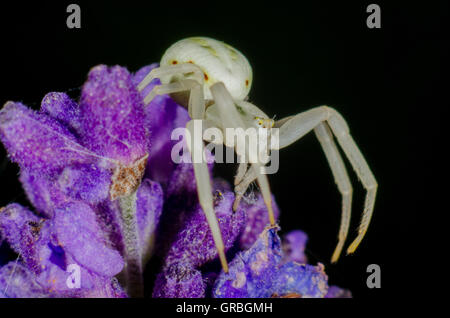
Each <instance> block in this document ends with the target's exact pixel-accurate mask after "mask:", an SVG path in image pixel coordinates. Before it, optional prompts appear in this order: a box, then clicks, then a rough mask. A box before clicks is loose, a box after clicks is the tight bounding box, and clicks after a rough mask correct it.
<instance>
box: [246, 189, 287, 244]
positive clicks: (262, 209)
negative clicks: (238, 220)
mask: <svg viewBox="0 0 450 318" xmlns="http://www.w3.org/2000/svg"><path fill="white" fill-rule="evenodd" d="M240 205H241V208H242V209H244V210H245V211H246V214H247V222H246V224H245V228H244V230H243V232H242V235H241V237H240V244H241V247H242V249H244V250H245V249H248V248H250V247H251V246H252V245H253V244H254V243H255V242H256V240H257V239H258V237H259V235H260V234H261V233H262V232H263V231H264V228H265V227H266V226H268V225H269V224H270V221H269V212H268V211H267V207H266V204H265V203H264V199H263V197H262V195H261V193H259V192H258V193H257V194H256V200H255V201H254V202H246V201H245V200H242V201H241V204H240ZM272 207H273V213H274V216H275V220H276V219H278V217H279V215H280V210H279V209H278V205H277V203H276V201H275V197H274V196H272Z"/></svg>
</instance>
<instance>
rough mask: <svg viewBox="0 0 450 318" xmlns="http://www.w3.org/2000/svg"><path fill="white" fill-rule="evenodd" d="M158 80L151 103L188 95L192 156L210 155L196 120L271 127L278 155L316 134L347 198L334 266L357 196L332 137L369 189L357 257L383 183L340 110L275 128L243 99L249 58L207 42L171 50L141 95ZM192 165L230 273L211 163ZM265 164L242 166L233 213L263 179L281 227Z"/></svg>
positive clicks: (320, 110) (316, 111)
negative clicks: (160, 97) (169, 96)
mask: <svg viewBox="0 0 450 318" xmlns="http://www.w3.org/2000/svg"><path fill="white" fill-rule="evenodd" d="M155 78H160V80H161V85H159V86H155V87H154V89H153V90H152V91H151V92H150V93H149V94H148V95H147V96H146V97H145V99H144V103H145V104H148V103H149V102H150V101H151V100H152V99H153V98H154V97H155V96H156V95H159V94H174V93H180V92H187V91H189V93H190V94H189V100H188V102H187V107H188V111H189V115H190V116H191V119H192V120H191V121H190V122H188V123H187V125H186V128H187V129H188V130H189V132H190V133H191V136H193V138H192V139H195V138H200V141H199V140H198V139H197V143H195V142H193V141H191V144H190V145H189V149H190V151H191V153H193V150H196V148H194V147H197V148H198V147H201V149H197V150H200V151H201V153H203V150H204V143H203V140H202V139H203V137H202V136H195V135H194V134H193V132H194V130H193V123H194V120H203V121H204V122H205V123H206V126H208V127H217V128H219V129H222V130H224V129H225V128H243V129H244V130H245V129H246V128H248V127H255V128H258V127H265V128H268V129H269V130H270V128H271V127H272V126H274V127H278V128H279V144H278V146H277V147H272V149H273V150H278V149H281V148H284V147H286V146H288V145H290V144H291V143H293V142H295V141H296V140H298V139H300V138H301V137H303V136H304V135H305V134H306V133H308V132H310V131H311V130H314V132H315V134H316V136H317V138H318V139H319V142H320V144H321V146H322V148H323V150H324V152H325V155H326V158H327V160H328V163H329V165H330V167H331V170H332V173H333V176H334V179H335V182H336V184H337V186H338V189H339V191H340V192H341V194H342V217H341V225H340V229H339V235H338V243H337V246H336V249H335V251H334V253H333V256H332V259H331V261H332V262H336V261H337V260H338V259H339V255H340V253H341V250H342V248H343V245H344V242H345V240H346V237H347V234H348V230H349V225H350V213H351V202H352V192H353V190H352V186H351V184H350V180H349V177H348V175H347V171H346V168H345V165H344V163H343V160H342V158H341V156H340V154H339V151H338V149H337V147H336V144H335V143H334V141H333V135H332V133H334V135H335V136H336V139H337V140H338V142H339V144H340V146H341V147H342V149H343V151H344V153H345V154H346V156H347V157H348V159H349V161H350V163H351V165H352V167H353V169H354V170H355V171H356V173H357V175H358V177H359V179H360V180H361V182H362V184H363V186H364V188H365V189H366V190H367V194H366V199H365V206H364V212H363V216H362V219H361V223H360V225H359V230H358V236H357V237H356V239H355V240H354V241H353V242H352V243H351V244H350V246H349V247H348V249H347V253H353V252H354V251H355V250H356V248H357V247H358V245H359V244H360V242H361V240H362V239H363V237H364V235H365V233H366V231H367V228H368V226H369V223H370V219H371V217H372V212H373V208H374V204H375V196H376V191H377V182H376V180H375V177H374V176H373V174H372V172H371V171H370V168H369V166H368V165H367V163H366V161H365V159H364V157H363V155H362V154H361V152H360V151H359V149H358V147H357V146H356V144H355V142H354V141H353V139H352V137H351V136H350V134H349V129H348V126H347V124H346V122H345V120H344V119H343V118H342V116H341V115H340V114H339V113H338V112H337V111H335V110H334V109H332V108H330V107H327V106H320V107H316V108H313V109H311V110H308V111H306V112H303V113H299V114H297V115H294V116H290V117H286V118H283V119H281V120H278V121H276V122H275V121H273V120H272V119H270V118H269V117H268V116H267V115H266V114H264V113H263V112H262V111H261V110H260V109H259V108H258V107H256V106H255V105H253V104H251V103H249V102H246V101H245V99H247V95H248V93H249V90H250V86H251V83H252V69H251V67H250V64H249V63H248V61H247V59H246V58H245V56H244V55H243V54H241V53H240V52H239V51H237V50H236V49H234V48H232V47H231V46H229V45H227V44H225V43H223V42H219V41H217V40H214V39H211V38H206V37H195V38H188V39H184V40H181V41H178V42H176V43H175V44H174V45H172V46H171V47H170V48H169V49H168V50H167V51H166V52H165V54H164V55H163V57H162V59H161V63H160V67H159V68H156V69H153V70H152V71H151V72H150V73H149V74H148V75H147V76H146V77H145V78H144V79H143V80H142V82H141V83H140V84H139V86H138V90H139V91H142V90H143V89H144V88H145V87H146V86H147V85H148V84H149V83H150V82H151V81H152V80H153V79H155ZM330 128H331V129H330ZM197 135H198V134H197ZM198 141H199V142H198ZM238 156H239V153H238ZM247 158H248V157H247ZM193 165H194V172H195V179H196V182H197V188H198V196H199V202H200V204H201V206H202V208H203V211H204V212H205V215H206V218H207V220H208V224H209V227H210V228H211V231H212V235H213V238H214V242H215V244H216V248H217V250H218V254H219V257H220V260H221V263H222V267H223V269H224V271H225V272H227V271H228V265H227V261H226V258H225V253H224V245H223V241H222V236H221V233H220V229H219V225H218V222H217V219H216V216H215V213H214V208H213V196H212V189H211V182H210V178H209V172H208V168H207V165H206V162H201V163H194V164H193ZM261 166H262V164H260V163H258V162H256V163H252V164H251V165H250V167H249V164H248V163H245V162H244V163H240V164H239V168H238V172H237V175H236V177H235V192H236V201H235V205H234V208H236V207H237V204H238V203H239V200H240V198H241V197H242V195H243V194H244V193H245V191H246V189H247V187H248V186H249V184H250V183H252V182H253V181H255V180H257V182H258V184H259V187H260V189H261V192H262V195H263V198H264V202H265V204H266V206H267V209H268V212H269V219H270V223H271V225H275V218H274V216H273V211H272V202H271V194H270V188H269V183H268V180H267V176H266V175H265V174H261V173H260V168H261Z"/></svg>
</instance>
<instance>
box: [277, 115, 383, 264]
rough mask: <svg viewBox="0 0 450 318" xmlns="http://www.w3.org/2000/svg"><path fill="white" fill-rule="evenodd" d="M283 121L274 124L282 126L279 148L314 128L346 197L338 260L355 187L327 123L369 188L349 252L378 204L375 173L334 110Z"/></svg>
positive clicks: (361, 235) (355, 244)
mask: <svg viewBox="0 0 450 318" xmlns="http://www.w3.org/2000/svg"><path fill="white" fill-rule="evenodd" d="M281 122H282V124H277V123H276V124H275V125H276V126H278V127H280V135H279V136H280V139H279V148H283V147H286V146H288V145H290V144H291V143H293V142H295V141H296V140H298V139H300V138H301V137H303V136H304V135H305V134H307V133H308V132H310V131H311V130H312V129H315V132H316V134H317V136H318V137H319V140H320V142H321V145H322V147H323V149H324V151H325V154H326V156H327V159H328V162H329V164H330V167H331V169H332V172H333V175H334V177H335V180H336V183H337V184H338V188H339V190H340V192H341V194H342V196H343V202H342V206H343V211H342V219H341V227H340V234H339V242H338V246H337V247H336V250H335V252H334V253H333V257H332V261H337V259H338V258H339V253H340V249H341V248H342V245H343V244H344V242H343V241H344V240H345V238H346V236H347V233H348V225H349V224H348V223H349V222H350V213H351V207H350V205H351V195H352V188H351V186H350V181H349V178H348V175H347V172H346V170H345V166H344V164H343V162H342V158H341V157H340V155H339V152H338V151H337V149H336V145H335V144H334V142H333V140H332V136H331V133H330V131H329V130H327V129H326V126H321V125H324V122H327V123H328V124H329V125H330V127H331V129H332V131H333V132H334V134H335V136H336V138H337V140H338V142H339V144H340V145H341V147H342V149H343V150H344V153H345V154H346V156H347V157H348V158H349V160H350V163H351V165H352V167H353V169H354V170H355V172H356V174H357V175H358V177H359V179H360V180H361V182H362V184H363V186H364V188H365V189H366V191H367V194H366V199H365V206H364V212H363V216H362V219H361V224H360V226H359V233H358V236H357V237H356V239H355V240H354V241H353V242H352V244H351V245H350V247H349V248H348V249H347V253H349V254H350V253H353V252H354V251H355V250H356V248H357V247H358V245H359V244H360V243H361V241H362V239H363V237H364V235H365V234H366V232H367V228H368V226H369V223H370V219H371V217H372V213H373V208H374V204H375V197H376V190H377V182H376V180H375V177H374V176H373V174H372V172H371V170H370V168H369V166H368V165H367V162H366V160H365V159H364V157H363V155H362V154H361V152H360V151H359V149H358V147H357V146H356V144H355V142H354V141H353V138H352V137H351V136H350V134H349V129H348V126H347V124H346V122H345V120H344V119H343V118H342V116H341V115H340V114H339V113H338V112H337V111H335V110H334V109H332V108H330V107H327V106H321V107H317V108H313V109H311V110H309V111H306V112H304V113H301V114H298V115H296V116H291V117H289V118H288V119H282V120H281Z"/></svg>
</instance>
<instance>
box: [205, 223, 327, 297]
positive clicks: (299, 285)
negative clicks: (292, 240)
mask: <svg viewBox="0 0 450 318" xmlns="http://www.w3.org/2000/svg"><path fill="white" fill-rule="evenodd" d="M277 230H278V228H277V227H268V228H266V229H265V230H264V231H263V232H262V233H261V235H260V236H259V238H258V240H257V241H256V242H255V243H254V244H253V246H252V247H251V248H250V249H248V250H246V251H244V252H241V253H239V254H238V255H237V256H236V257H235V258H234V259H233V261H232V262H231V263H230V269H229V272H228V273H224V272H222V273H221V274H220V275H219V277H218V279H217V280H216V283H215V286H214V289H213V296H214V297H217V298H229V297H243V298H246V297H250V298H267V297H324V296H325V294H326V293H327V289H328V285H327V280H328V278H327V276H326V274H325V273H324V271H323V265H321V264H319V265H318V266H311V265H302V264H299V263H295V262H288V263H286V264H283V265H282V262H281V260H282V251H281V241H280V238H279V237H278V235H277V234H276V232H277Z"/></svg>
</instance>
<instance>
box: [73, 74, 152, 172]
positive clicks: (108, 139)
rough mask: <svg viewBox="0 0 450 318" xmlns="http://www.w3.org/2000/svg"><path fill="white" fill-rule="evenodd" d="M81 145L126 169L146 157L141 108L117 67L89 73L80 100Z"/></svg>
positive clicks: (130, 86) (145, 134)
mask: <svg viewBox="0 0 450 318" xmlns="http://www.w3.org/2000/svg"><path fill="white" fill-rule="evenodd" d="M80 112H81V141H82V144H83V145H85V146H86V147H87V148H89V149H90V150H91V151H93V152H95V153H96V154H98V155H100V156H104V157H107V158H111V159H115V160H117V161H119V162H120V163H122V164H123V165H125V166H128V165H131V164H132V163H134V162H135V161H137V160H138V159H141V158H142V157H144V156H145V155H146V152H147V148H148V132H147V131H146V129H145V126H144V105H143V102H142V99H141V97H140V95H139V93H138V92H137V90H136V88H135V86H134V84H133V82H132V80H131V75H130V74H129V73H128V71H127V70H126V69H125V68H123V67H120V66H114V67H111V68H108V67H107V66H105V65H99V66H96V67H94V68H92V69H91V71H90V72H89V75H88V80H87V82H86V83H85V84H84V86H83V90H82V94H81V99H80Z"/></svg>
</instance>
